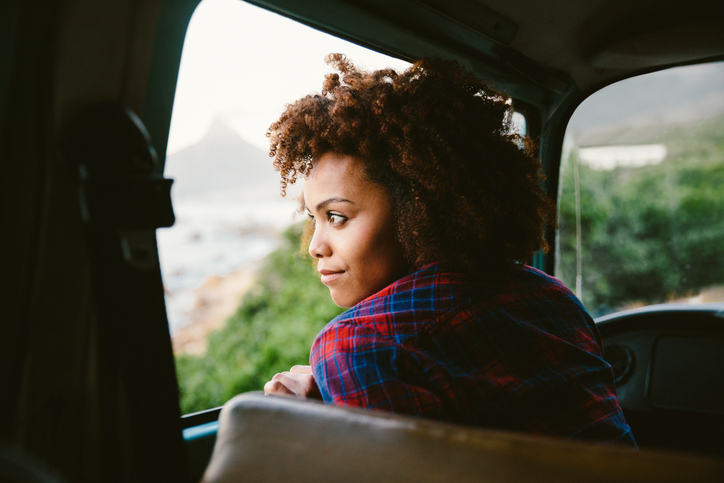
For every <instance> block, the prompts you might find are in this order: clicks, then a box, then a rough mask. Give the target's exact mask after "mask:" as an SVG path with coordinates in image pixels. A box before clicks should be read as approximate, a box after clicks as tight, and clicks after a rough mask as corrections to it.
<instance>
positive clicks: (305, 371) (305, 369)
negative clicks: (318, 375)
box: [289, 365, 312, 374]
mask: <svg viewBox="0 0 724 483" xmlns="http://www.w3.org/2000/svg"><path fill="white" fill-rule="evenodd" d="M289 372H297V373H300V374H311V373H312V366H301V365H296V366H292V368H291V369H289Z"/></svg>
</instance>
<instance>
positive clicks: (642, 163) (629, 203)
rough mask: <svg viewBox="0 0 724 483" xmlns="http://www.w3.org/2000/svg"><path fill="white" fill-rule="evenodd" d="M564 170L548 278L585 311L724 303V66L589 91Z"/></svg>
mask: <svg viewBox="0 0 724 483" xmlns="http://www.w3.org/2000/svg"><path fill="white" fill-rule="evenodd" d="M560 176H561V177H560V191H559V225H560V230H559V236H558V240H557V246H556V251H557V253H556V255H557V257H556V276H558V277H559V278H561V279H562V280H563V282H565V283H566V284H567V285H568V286H569V287H571V289H573V290H574V291H575V292H576V295H577V296H578V297H579V298H580V299H581V300H582V301H583V303H584V305H585V306H586V308H587V309H588V310H589V311H590V312H591V313H592V315H593V316H601V315H605V314H608V313H611V312H615V311H619V310H624V309H629V308H636V307H640V306H644V305H649V304H656V303H665V302H677V303H687V304H692V303H706V302H721V301H724V243H722V235H724V63H714V64H706V65H698V66H689V67H679V68H674V69H670V70H667V71H662V72H658V73H653V74H648V75H644V76H640V77H637V78H633V79H628V80H625V81H622V82H619V83H617V84H614V85H612V86H609V87H607V88H605V89H603V90H601V91H599V92H597V93H595V94H594V95H592V96H591V97H590V98H588V99H587V100H586V101H585V102H584V103H583V104H581V106H580V107H579V108H578V109H577V110H576V112H575V113H574V115H573V117H572V118H571V121H570V124H569V126H568V129H567V131H566V137H565V141H564V149H563V157H562V160H561V173H560Z"/></svg>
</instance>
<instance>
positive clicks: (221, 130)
mask: <svg viewBox="0 0 724 483" xmlns="http://www.w3.org/2000/svg"><path fill="white" fill-rule="evenodd" d="M164 175H165V176H166V177H167V178H171V179H173V180H174V184H173V195H174V199H175V200H186V199H189V198H199V197H208V196H211V195H213V196H225V195H229V196H233V197H235V198H239V197H242V198H247V197H248V198H252V197H254V198H265V199H266V198H278V197H279V173H277V172H276V171H274V168H272V161H271V158H269V156H268V155H267V153H265V152H264V151H262V150H261V149H259V148H257V147H255V146H252V145H251V144H249V143H248V142H246V141H244V140H243V139H242V138H241V137H240V136H239V135H238V134H237V133H236V131H234V130H233V129H232V128H231V127H229V126H228V125H227V124H226V123H225V122H224V121H223V120H220V119H217V120H216V121H214V122H213V123H212V125H211V128H210V129H209V131H208V133H207V134H206V136H205V137H204V138H203V139H202V140H201V141H199V142H198V143H196V144H194V145H192V146H189V147H187V148H185V149H182V150H181V151H178V152H176V153H173V154H171V155H169V156H168V158H167V159H166V167H165V170H164Z"/></svg>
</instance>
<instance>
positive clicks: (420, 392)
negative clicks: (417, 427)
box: [310, 322, 447, 419]
mask: <svg viewBox="0 0 724 483" xmlns="http://www.w3.org/2000/svg"><path fill="white" fill-rule="evenodd" d="M310 362H311V365H312V367H313V370H314V379H315V380H316V382H317V385H318V386H319V390H320V393H321V394H322V398H323V399H324V401H325V402H326V403H334V404H336V405H339V406H352V407H360V408H368V409H382V410H386V411H391V412H394V413H402V414H409V415H413V416H424V417H431V418H435V419H447V417H446V416H447V415H446V414H445V410H444V408H443V404H442V401H441V399H440V398H439V397H438V396H437V395H436V394H434V393H433V392H431V391H430V390H429V389H426V388H424V387H422V386H421V385H420V383H421V382H422V380H423V379H422V378H420V377H419V375H420V374H421V371H422V368H421V367H419V364H417V363H416V362H415V360H414V358H413V357H412V355H411V354H410V353H409V352H408V351H407V350H405V348H403V347H401V346H400V345H398V344H397V343H396V341H395V340H394V339H392V338H390V337H385V336H383V335H381V334H378V333H376V332H375V331H373V330H372V329H370V328H369V327H365V326H361V325H357V324H353V323H344V322H342V323H340V322H334V323H332V324H330V325H328V326H327V327H326V328H325V329H324V330H323V331H322V333H320V334H319V336H317V339H316V340H315V341H314V344H313V346H312V353H311V357H310Z"/></svg>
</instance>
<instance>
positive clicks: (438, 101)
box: [264, 54, 635, 446]
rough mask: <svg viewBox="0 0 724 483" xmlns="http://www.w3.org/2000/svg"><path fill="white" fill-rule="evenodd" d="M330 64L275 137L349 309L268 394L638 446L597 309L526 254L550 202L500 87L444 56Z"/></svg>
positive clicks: (275, 149) (276, 127)
mask: <svg viewBox="0 0 724 483" xmlns="http://www.w3.org/2000/svg"><path fill="white" fill-rule="evenodd" d="M328 62H330V63H331V64H333V65H334V66H335V67H336V68H337V69H338V70H339V71H340V73H341V74H342V77H340V76H339V75H338V74H330V75H328V76H327V78H326V81H325V83H324V90H323V91H322V93H321V95H313V96H311V95H310V96H307V97H305V98H303V99H300V100H299V101H297V102H296V103H294V104H291V105H289V106H288V107H287V110H286V111H285V112H284V114H283V115H282V116H281V118H280V119H279V120H278V121H277V122H275V123H274V124H272V126H271V127H270V129H269V133H268V136H269V137H270V139H271V152H270V154H271V156H273V157H274V158H275V159H274V166H275V168H276V169H277V170H279V171H280V173H281V176H282V193H284V191H285V189H286V186H287V184H288V183H294V182H295V181H296V180H297V179H298V178H304V179H305V185H304V190H303V206H304V209H306V211H307V214H308V216H309V218H310V221H311V224H312V228H313V232H312V233H310V236H311V239H309V238H308V239H307V242H308V243H309V253H310V255H311V256H312V257H313V258H314V259H315V261H316V264H317V270H318V271H319V273H320V274H321V281H322V283H324V284H325V285H327V287H329V290H330V294H331V296H332V299H333V300H334V302H335V303H336V304H338V305H340V306H342V307H351V309H350V310H348V311H347V312H345V313H343V314H342V315H340V316H339V317H337V318H335V319H334V320H333V321H332V322H330V323H329V324H328V325H327V326H326V327H325V328H324V329H323V330H322V332H321V333H320V334H319V336H318V337H317V338H316V340H315V341H314V344H313V346H312V351H311V357H310V362H311V367H310V366H295V367H293V368H292V369H291V370H290V371H289V372H284V373H281V374H277V375H276V376H274V378H273V379H272V381H269V382H268V383H267V384H266V385H265V388H264V389H265V392H266V393H267V394H285V395H290V394H291V395H296V396H303V397H321V398H322V399H324V401H326V402H328V403H335V404H339V405H347V406H356V407H366V408H372V409H382V410H387V411H392V412H398V413H404V414H411V415H417V416H424V417H431V418H436V419H441V420H447V421H452V422H457V423H462V424H472V425H478V426H484V427H496V428H503V429H509V430H518V431H526V432H532V433H538V434H547V435H554V436H560V437H565V438H574V437H575V438H587V439H593V440H597V441H604V442H612V443H617V444H628V445H632V446H633V445H635V443H634V440H633V437H632V435H631V431H630V429H629V427H628V425H627V424H626V422H625V420H624V418H623V414H622V412H621V409H620V407H619V406H618V402H617V400H616V397H615V389H614V384H613V375H612V372H611V369H610V366H609V365H608V364H607V363H606V362H604V361H603V359H602V358H601V348H600V345H601V343H600V337H599V335H598V332H597V331H596V328H595V325H594V324H593V321H592V320H591V317H590V316H589V315H588V314H587V313H586V311H585V309H584V308H583V306H582V305H581V303H580V302H579V301H578V300H577V299H576V298H575V296H574V295H573V294H572V293H571V292H570V291H569V290H568V289H567V288H566V287H565V286H563V284H561V282H559V281H558V280H556V279H554V278H552V277H549V276H548V275H546V274H544V273H542V272H540V271H538V270H535V269H534V268H531V267H528V266H526V265H524V261H526V260H530V259H531V258H532V256H533V254H534V253H535V252H536V251H538V250H539V249H544V250H545V249H547V245H546V241H545V239H544V237H543V230H544V225H545V224H549V225H552V224H555V206H554V205H553V203H551V202H550V200H548V199H547V198H546V197H545V195H544V193H543V191H542V189H541V187H540V181H541V174H540V164H539V162H538V161H537V160H536V159H535V157H534V156H533V154H532V147H531V146H530V144H529V142H528V140H525V139H521V138H520V137H518V136H516V135H514V134H511V133H510V125H509V119H510V104H509V103H507V102H506V99H505V98H504V97H503V96H502V95H501V94H499V93H496V92H493V91H491V90H490V89H489V88H488V87H487V86H486V85H485V84H484V83H483V82H481V81H480V80H478V79H477V78H476V77H475V76H473V75H472V74H470V73H468V72H466V71H464V70H462V69H461V68H460V67H459V66H458V65H457V64H455V63H451V62H438V61H430V60H422V61H420V62H418V63H416V64H415V65H414V66H412V67H411V68H410V69H408V70H407V71H406V72H403V73H401V74H398V73H396V72H394V71H392V70H382V71H376V72H372V73H367V72H362V71H359V70H357V69H356V68H355V67H354V66H353V65H352V64H351V63H350V62H348V61H347V60H346V58H345V57H344V56H342V55H339V54H335V55H332V56H330V58H329V59H328Z"/></svg>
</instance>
